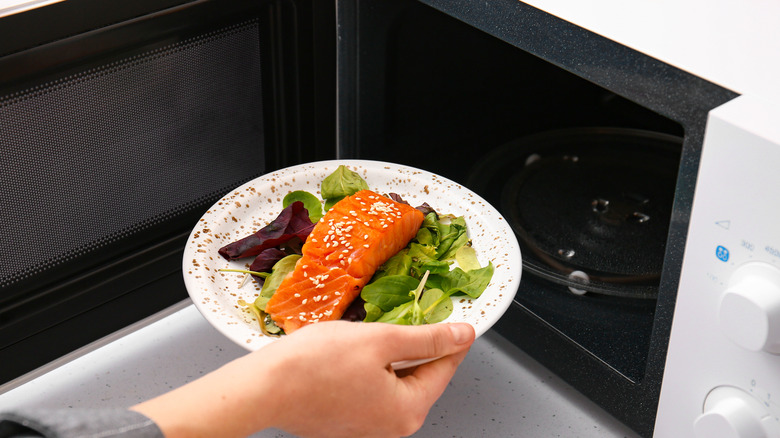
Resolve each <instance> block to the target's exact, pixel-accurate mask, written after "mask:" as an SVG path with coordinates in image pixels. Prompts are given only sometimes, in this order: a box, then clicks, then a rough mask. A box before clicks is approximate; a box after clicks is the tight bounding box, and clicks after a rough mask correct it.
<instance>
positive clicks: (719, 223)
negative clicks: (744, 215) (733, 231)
mask: <svg viewBox="0 0 780 438" xmlns="http://www.w3.org/2000/svg"><path fill="white" fill-rule="evenodd" d="M715 225H717V226H719V227H721V228H725V229H727V230H728V229H729V227H730V226H731V221H717V222H715Z"/></svg>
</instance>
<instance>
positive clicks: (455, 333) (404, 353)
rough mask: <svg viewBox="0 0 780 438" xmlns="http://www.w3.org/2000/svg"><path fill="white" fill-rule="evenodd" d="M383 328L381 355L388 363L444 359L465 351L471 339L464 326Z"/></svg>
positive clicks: (435, 325)
mask: <svg viewBox="0 0 780 438" xmlns="http://www.w3.org/2000/svg"><path fill="white" fill-rule="evenodd" d="M374 324H376V323H374ZM383 326H385V327H383V328H382V329H383V330H388V334H387V336H385V338H386V348H385V349H384V351H385V352H386V354H387V356H386V357H388V358H389V359H390V361H391V362H397V361H402V360H415V359H431V358H437V357H442V356H448V355H451V354H454V353H458V352H461V351H464V350H468V348H469V347H470V346H471V344H472V343H473V342H474V337H475V333H474V328H473V327H472V326H471V325H470V324H466V323H452V324H431V325H424V326H393V325H384V324H383Z"/></svg>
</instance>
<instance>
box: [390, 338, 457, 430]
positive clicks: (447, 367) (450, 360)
mask: <svg viewBox="0 0 780 438" xmlns="http://www.w3.org/2000/svg"><path fill="white" fill-rule="evenodd" d="M467 353H468V350H463V351H460V352H458V353H454V354H451V355H448V356H444V357H442V358H440V359H437V360H435V361H433V362H428V363H426V364H423V365H420V366H418V367H417V368H415V369H414V370H413V371H412V372H411V374H409V375H407V376H405V377H402V378H400V379H399V383H400V384H401V385H402V387H403V388H404V391H398V392H397V393H396V396H397V397H399V400H397V401H399V402H400V406H399V407H398V408H397V409H396V412H404V411H406V415H404V417H405V418H408V419H409V420H410V422H409V423H407V424H406V425H405V427H407V428H408V429H407V430H406V431H405V433H404V434H403V436H407V435H411V434H413V433H414V432H416V431H417V430H418V429H419V428H420V427H422V425H423V423H424V421H425V417H426V416H427V414H428V411H429V410H430V408H431V406H433V404H434V403H436V400H438V399H439V397H441V395H442V394H443V393H444V390H445V389H447V385H448V384H449V382H450V380H451V379H452V376H453V375H454V374H455V371H456V370H457V368H458V366H459V365H460V364H461V362H463V359H464V358H465V357H466V354H467Z"/></svg>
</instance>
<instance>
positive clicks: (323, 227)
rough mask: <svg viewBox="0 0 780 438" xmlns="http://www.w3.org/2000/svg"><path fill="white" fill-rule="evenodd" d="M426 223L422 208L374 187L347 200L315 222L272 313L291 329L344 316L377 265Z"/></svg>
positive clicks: (270, 303)
mask: <svg viewBox="0 0 780 438" xmlns="http://www.w3.org/2000/svg"><path fill="white" fill-rule="evenodd" d="M422 221H423V214H422V213H421V212H420V211H418V210H417V209H415V208H413V207H411V206H409V205H406V204H402V203H399V202H395V201H393V200H391V199H389V198H386V197H384V196H381V195H378V194H376V193H374V192H372V191H370V190H361V191H359V192H357V193H356V194H354V195H352V196H349V197H347V198H344V199H343V200H341V201H339V202H338V203H336V205H334V206H333V207H332V208H331V209H330V210H328V212H327V213H326V214H325V216H323V217H322V219H320V221H319V222H318V223H317V225H315V227H314V229H313V230H312V232H311V234H309V237H308V238H307V239H306V243H305V244H304V245H303V248H302V253H303V255H302V257H301V258H300V260H298V263H297V264H296V265H295V270H294V271H293V272H292V273H291V274H290V275H288V276H287V278H285V279H284V280H283V281H282V283H281V284H280V285H279V288H278V289H277V290H276V293H274V295H273V297H271V300H270V301H268V304H267V305H266V311H267V312H268V314H270V315H271V318H272V319H273V320H274V322H275V323H276V324H277V325H278V326H279V327H281V328H282V329H284V331H285V332H286V333H292V332H293V331H295V330H297V329H298V328H300V327H302V326H304V325H306V324H311V323H314V322H318V321H326V320H333V319H339V318H341V316H342V315H343V314H344V312H345V311H346V310H347V307H349V305H350V304H351V303H352V301H353V300H354V299H355V298H356V297H357V296H358V295H360V291H361V290H362V289H363V286H365V285H366V284H367V283H368V281H369V280H370V279H371V276H372V275H373V274H374V272H375V271H376V270H377V268H379V266H380V265H381V264H382V263H384V262H385V261H387V259H389V258H390V257H392V256H393V255H395V254H396V253H397V252H398V251H400V250H401V249H403V248H404V247H406V245H407V244H408V243H409V241H410V240H412V238H414V236H415V235H416V234H417V231H418V230H419V229H420V225H421V224H422Z"/></svg>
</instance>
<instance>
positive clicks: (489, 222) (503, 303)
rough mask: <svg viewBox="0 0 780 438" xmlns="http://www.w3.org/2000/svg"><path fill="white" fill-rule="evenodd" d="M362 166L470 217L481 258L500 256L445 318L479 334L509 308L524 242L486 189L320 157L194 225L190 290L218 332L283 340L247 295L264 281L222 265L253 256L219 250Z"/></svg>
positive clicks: (388, 185) (393, 186) (411, 195)
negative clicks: (329, 179) (295, 195)
mask: <svg viewBox="0 0 780 438" xmlns="http://www.w3.org/2000/svg"><path fill="white" fill-rule="evenodd" d="M340 164H344V165H346V166H347V167H349V168H350V169H352V170H354V171H356V172H358V173H359V174H360V175H361V176H362V177H363V179H365V180H366V182H367V183H368V186H369V188H371V189H372V190H374V191H376V192H378V193H382V194H386V193H390V192H394V193H398V194H399V195H401V197H403V198H404V200H406V201H407V202H409V203H410V204H412V205H420V204H422V203H423V202H427V203H428V204H429V205H430V206H431V207H433V208H434V209H436V211H438V212H440V213H450V214H454V215H457V216H461V215H462V216H464V217H465V219H466V224H467V226H468V228H469V237H470V238H471V240H472V243H473V246H474V248H475V249H476V251H477V256H478V258H479V260H480V263H481V264H482V265H483V266H485V265H486V264H487V262H488V260H490V261H492V262H493V265H494V266H495V272H494V274H493V278H492V280H491V282H490V284H489V285H488V287H487V289H486V290H485V291H484V292H483V294H482V295H481V296H480V297H479V299H476V300H471V299H467V298H463V297H457V298H453V303H454V310H453V312H452V315H451V316H450V317H449V318H448V319H447V320H446V321H445V322H468V323H471V325H472V326H474V329H475V331H476V333H477V336H480V335H481V334H483V333H484V332H485V331H487V330H488V329H489V328H490V327H491V326H492V325H493V324H494V323H495V322H496V321H498V319H499V318H500V317H501V315H503V314H504V312H505V311H506V309H507V308H508V307H509V304H510V303H511V302H512V298H513V297H514V295H515V292H516V291H517V287H518V285H519V283H520V273H521V269H520V263H521V257H520V247H519V245H518V243H517V239H516V238H515V235H514V233H513V232H512V229H511V228H510V227H509V225H508V224H507V222H506V220H504V218H503V217H502V216H501V215H500V214H499V213H498V211H496V209H494V208H493V207H492V206H491V205H490V204H488V203H487V202H486V201H485V200H484V199H482V198H481V197H480V196H479V195H477V194H475V193H473V192H471V191H470V190H468V189H466V188H465V187H463V186H461V185H460V184H457V183H455V182H453V181H451V180H448V179H446V178H443V177H441V176H438V175H435V174H433V173H430V172H426V171H423V170H419V169H415V168H412V167H407V166H401V165H398V164H390V163H384V162H379V161H361V160H338V161H321V162H315V163H309V164H303V165H299V166H294V167H288V168H286V169H281V170H278V171H275V172H272V173H269V174H267V175H263V176H261V177H259V178H256V179H254V180H252V181H250V182H248V183H246V184H244V185H242V186H240V187H238V188H237V189H235V190H233V191H232V192H230V193H228V194H227V195H226V196H225V197H224V198H222V199H221V200H219V202H217V203H216V204H214V205H213V206H212V207H211V208H210V209H209V210H208V211H207V212H206V214H204V215H203V217H202V218H201V219H200V220H199V221H198V223H197V225H196V226H195V228H194V229H193V230H192V233H191V234H190V237H189V239H188V241H187V246H186V247H185V250H184V258H183V273H184V283H185V285H186V287H187V291H188V292H189V294H190V297H191V298H192V301H193V302H194V303H195V306H197V308H198V309H199V310H200V312H201V313H202V314H203V316H204V317H205V318H206V320H208V322H209V323H211V324H212V325H213V326H214V327H215V328H216V329H217V330H219V331H220V332H222V333H223V334H224V335H225V336H227V337H228V338H230V339H231V340H233V341H234V342H236V343H237V344H239V345H242V346H244V347H245V348H246V349H248V350H256V349H258V348H260V347H262V346H263V345H266V344H268V343H270V342H273V341H274V340H275V339H278V338H271V337H267V336H264V335H263V334H262V332H261V331H260V329H259V327H258V323H257V321H256V320H255V318H254V316H252V314H251V313H249V311H247V310H245V308H244V307H242V306H241V305H239V301H240V300H244V301H246V302H253V301H254V300H255V298H256V297H257V295H258V293H259V286H257V284H256V283H255V282H254V281H252V279H251V278H250V279H248V280H247V281H245V278H244V277H245V275H244V274H237V273H232V272H219V269H223V268H228V269H247V266H248V265H249V264H250V263H251V262H252V260H251V258H250V259H247V260H239V261H233V262H229V261H227V260H225V259H224V258H222V257H221V256H220V255H219V254H218V253H217V251H218V250H219V248H221V247H223V246H225V245H227V244H228V243H231V242H233V241H236V240H238V239H241V238H243V237H245V236H247V235H249V234H252V233H254V232H255V231H257V230H258V229H260V228H262V227H264V226H265V225H266V224H268V223H269V222H271V221H272V220H273V219H274V218H276V216H277V215H278V214H279V212H280V211H281V210H282V198H284V196H285V195H286V194H287V193H289V192H291V191H294V190H306V191H309V192H311V193H313V194H315V195H317V196H318V197H319V196H320V182H321V181H322V180H323V179H324V178H325V177H326V176H328V175H330V174H331V173H333V171H334V170H335V169H336V168H337V167H338V166H339V165H340Z"/></svg>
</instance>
